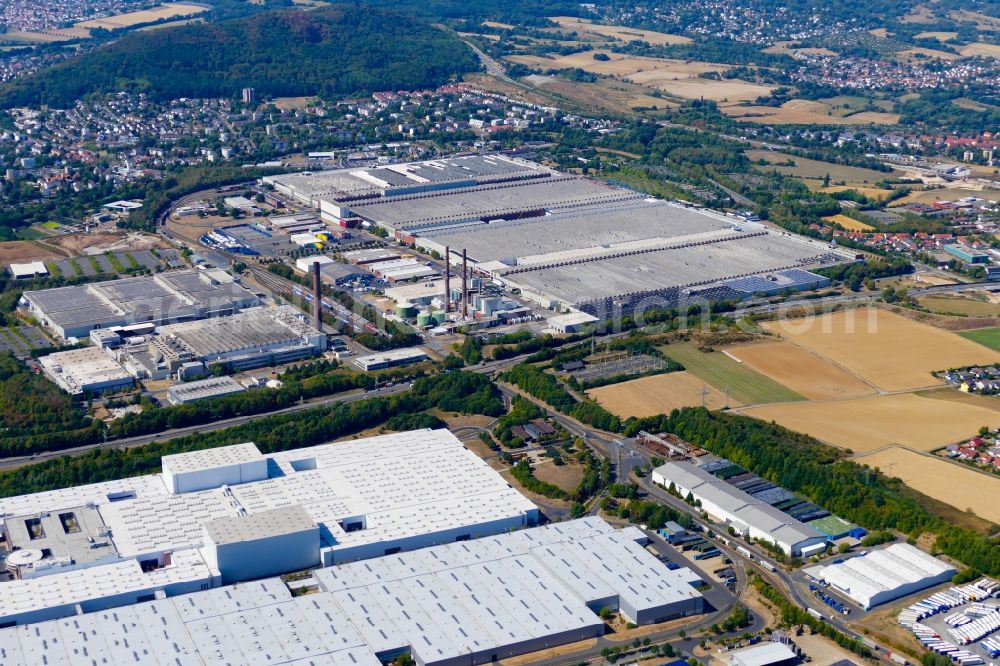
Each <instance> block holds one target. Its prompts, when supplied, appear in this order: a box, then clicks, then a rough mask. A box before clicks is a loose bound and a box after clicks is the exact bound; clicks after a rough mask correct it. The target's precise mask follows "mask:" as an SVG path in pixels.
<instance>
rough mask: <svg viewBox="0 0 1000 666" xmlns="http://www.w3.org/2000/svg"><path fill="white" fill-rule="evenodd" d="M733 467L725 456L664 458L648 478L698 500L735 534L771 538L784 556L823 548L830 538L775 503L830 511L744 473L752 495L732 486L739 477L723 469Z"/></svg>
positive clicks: (823, 513) (814, 552) (820, 512)
mask: <svg viewBox="0 0 1000 666" xmlns="http://www.w3.org/2000/svg"><path fill="white" fill-rule="evenodd" d="M734 467H735V466H734V465H733V464H732V463H730V462H729V461H728V460H717V461H715V463H714V464H712V463H710V464H708V465H703V466H700V467H699V466H696V465H694V464H692V463H689V462H668V463H666V464H664V465H662V466H660V467H657V468H656V469H654V470H653V476H652V479H653V482H654V483H657V484H659V485H661V486H663V487H665V488H669V487H671V486H672V487H674V488H676V490H677V492H678V493H680V495H681V496H682V497H687V496H689V494H690V496H691V497H693V498H694V499H695V500H697V501H698V502H701V508H702V509H704V510H705V511H706V512H708V514H709V515H710V516H713V517H714V518H717V519H719V520H721V521H723V522H725V523H726V524H727V526H729V527H732V528H733V530H735V532H736V533H737V534H739V535H747V536H749V537H750V538H751V539H759V540H762V541H767V542H770V543H773V544H775V545H776V546H778V547H779V548H781V550H782V551H783V552H784V553H785V554H786V555H790V556H794V557H811V556H812V555H817V554H819V553H822V552H823V551H825V550H826V547H827V541H828V540H829V537H828V536H827V535H826V534H823V533H822V532H820V531H819V530H817V529H815V528H813V527H811V526H810V525H807V524H806V523H804V522H802V521H801V520H799V519H798V518H795V517H793V516H792V515H789V514H788V513H786V512H785V511H783V510H782V509H780V508H778V507H781V506H787V505H788V504H789V503H794V504H795V505H802V504H805V505H807V506H806V507H805V509H806V510H812V511H813V512H815V513H816V514H817V517H818V516H823V517H825V516H829V512H827V511H823V510H822V509H819V507H816V506H815V505H810V504H809V503H806V502H802V501H801V500H797V498H794V496H793V495H792V494H791V493H789V492H788V491H787V490H784V489H783V488H779V487H777V486H775V485H774V484H772V483H770V482H767V481H764V480H763V479H761V478H760V477H757V476H756V475H749V474H748V475H746V476H748V477H750V478H748V479H746V481H747V482H748V483H749V484H752V486H756V487H757V488H756V489H755V495H751V494H750V493H749V492H747V491H745V490H743V489H741V488H740V487H739V486H738V485H737V484H740V483H741V480H740V479H737V478H736V477H735V476H728V477H727V474H726V472H727V470H728V469H731V468H734ZM737 469H739V468H737ZM735 471H736V470H734V472H735ZM740 471H743V470H740ZM713 472H715V473H713ZM717 474H719V475H717ZM741 476H742V475H741ZM744 485H745V484H744ZM761 493H766V495H765V496H764V497H765V498H766V499H768V500H770V502H768V501H765V499H764V498H762V497H760V494H761Z"/></svg>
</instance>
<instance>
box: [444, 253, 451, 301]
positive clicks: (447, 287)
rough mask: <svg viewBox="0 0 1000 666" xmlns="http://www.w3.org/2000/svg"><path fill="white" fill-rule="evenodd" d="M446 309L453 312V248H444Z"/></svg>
mask: <svg viewBox="0 0 1000 666" xmlns="http://www.w3.org/2000/svg"><path fill="white" fill-rule="evenodd" d="M444 311H445V314H447V313H449V312H451V248H450V247H448V246H447V245H446V246H445V248H444Z"/></svg>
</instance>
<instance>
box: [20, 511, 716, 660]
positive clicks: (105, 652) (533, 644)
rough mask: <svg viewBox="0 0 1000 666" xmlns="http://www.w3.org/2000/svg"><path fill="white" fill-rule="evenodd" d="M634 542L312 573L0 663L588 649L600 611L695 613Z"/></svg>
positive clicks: (385, 560) (559, 537)
mask: <svg viewBox="0 0 1000 666" xmlns="http://www.w3.org/2000/svg"><path fill="white" fill-rule="evenodd" d="M276 518H277V516H276ZM300 518H301V517H295V516H290V519H291V521H292V522H291V525H292V526H293V527H298V526H299V525H300V523H299V520H300ZM301 527H303V528H307V527H308V524H306V523H301ZM267 532H268V535H269V536H270V535H271V534H272V533H277V534H283V533H284V530H282V529H281V526H280V525H279V524H277V523H275V524H274V525H273V530H268V531H267ZM242 536H243V535H241V538H239V539H237V540H236V541H237V542H239V543H244V542H245V541H244V540H243V538H242ZM645 541H646V538H645V536H644V535H643V534H642V533H641V532H640V531H639V530H637V529H636V528H634V527H631V528H626V529H624V530H615V529H613V528H612V527H611V526H610V525H608V524H607V523H605V522H604V521H603V520H601V519H599V518H595V517H591V518H584V519H580V520H574V521H568V522H564V523H557V524H552V525H548V526H545V527H539V528H534V529H530V530H519V531H515V532H511V533H508V534H501V535H498V536H493V537H486V538H483V539H479V540H475V541H461V542H457V543H450V544H445V545H439V546H435V547H431V548H427V549H423V550H418V551H414V552H408V553H400V554H396V555H387V556H385V557H380V558H377V559H374V560H369V561H366V562H364V563H357V564H347V565H341V566H337V567H333V568H329V569H322V570H319V571H316V572H314V574H313V577H314V579H315V581H316V584H317V585H318V587H319V590H318V591H317V592H315V593H312V594H306V595H302V596H297V597H293V596H292V593H291V591H290V589H289V587H288V586H287V585H285V584H284V583H283V582H282V581H281V580H280V579H278V578H266V579H263V580H258V581H254V582H250V583H241V584H237V585H231V586H226V587H221V588H218V589H210V590H207V591H202V592H194V593H192V594H187V595H184V596H178V597H172V598H165V599H163V598H161V599H156V600H152V601H149V602H148V603H139V604H135V605H132V606H128V607H125V608H118V609H116V610H115V611H114V612H113V613H112V612H107V611H103V612H102V611H99V612H94V613H90V614H83V615H76V616H73V617H69V618H67V619H59V620H52V621H48V622H41V623H39V624H36V625H34V626H30V627H12V628H7V629H2V630H0V650H2V651H3V652H2V653H0V658H2V659H4V662H5V663H7V662H9V663H42V662H44V663H49V664H58V663H75V661H74V659H75V657H76V656H78V655H80V654H82V653H86V655H87V658H88V659H93V660H96V661H99V662H100V663H113V664H125V663H134V662H135V661H136V660H137V659H138V660H139V661H142V662H144V663H147V662H148V663H152V664H164V665H166V664H176V663H182V664H185V665H187V664H192V665H199V664H200V665H206V666H207V665H210V664H219V663H232V664H271V663H296V664H307V663H311V664H329V665H331V666H378V664H379V663H385V662H388V661H390V660H392V659H394V658H396V657H398V656H399V655H401V654H403V653H409V654H410V655H412V657H413V659H414V661H415V662H416V663H417V664H418V665H419V666H461V665H465V666H475V665H477V664H486V663H490V662H496V661H499V660H503V659H507V658H509V657H514V656H517V655H520V654H526V653H530V652H536V651H540V650H543V649H547V648H553V647H556V646H560V645H565V644H569V643H573V642H576V641H581V640H587V639H594V638H598V637H600V636H601V635H602V634H603V633H604V630H605V625H604V623H603V622H602V621H601V619H600V618H599V617H598V615H597V613H598V611H599V610H600V608H603V607H607V608H609V609H612V610H620V611H621V613H622V614H623V615H624V616H625V617H626V618H627V619H628V620H629V621H634V622H635V623H636V624H640V625H645V624H650V623H652V622H659V621H665V620H668V619H673V618H676V617H684V616H689V615H694V614H699V613H702V612H703V611H704V602H703V599H702V596H701V594H700V593H699V592H697V591H696V590H695V589H694V588H692V587H691V585H690V584H689V583H688V581H687V580H686V577H685V576H684V575H683V572H684V571H685V570H678V571H670V570H669V569H667V567H666V566H664V565H663V564H662V563H661V562H659V561H658V560H657V559H656V558H655V557H654V556H653V555H651V554H650V553H648V552H647V551H646V550H645V549H644V548H643V547H642V546H641V545H640V544H642V543H645ZM612 567H613V568H612Z"/></svg>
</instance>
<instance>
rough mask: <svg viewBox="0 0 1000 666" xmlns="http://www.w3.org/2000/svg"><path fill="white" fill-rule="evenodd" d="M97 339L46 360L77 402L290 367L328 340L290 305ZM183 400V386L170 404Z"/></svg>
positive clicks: (117, 330) (138, 327)
mask: <svg viewBox="0 0 1000 666" xmlns="http://www.w3.org/2000/svg"><path fill="white" fill-rule="evenodd" d="M90 338H91V342H92V343H93V344H92V345H91V346H89V347H83V348H80V349H70V350H67V351H61V352H54V353H52V354H49V355H47V356H44V357H42V358H41V359H40V360H39V364H40V365H41V367H42V371H43V372H44V373H45V376H46V377H48V378H49V379H51V380H52V381H53V382H55V383H56V384H57V385H58V386H59V387H60V388H62V389H63V390H65V391H66V392H67V393H69V394H70V395H74V396H79V395H82V394H84V393H89V394H99V393H105V392H110V391H117V390H120V389H123V388H130V387H131V386H133V384H134V380H135V379H140V380H146V379H151V380H161V379H170V378H172V379H175V380H177V381H186V380H190V379H196V378H198V377H201V376H203V375H205V374H208V373H209V372H211V371H212V369H213V368H214V367H216V366H219V367H222V368H223V369H224V370H225V371H227V372H231V371H240V370H249V369H253V368H260V367H264V366H268V365H276V364H281V363H290V362H292V361H297V360H300V359H303V358H309V357H312V356H315V355H317V354H322V353H323V352H324V351H326V349H327V337H326V335H325V334H324V333H323V332H322V331H320V330H319V329H317V328H316V326H315V324H314V323H312V322H311V321H310V319H309V317H308V316H307V315H306V314H304V313H302V312H300V311H299V310H297V309H295V308H294V307H292V306H290V305H281V306H278V307H272V308H265V307H252V308H247V309H245V310H243V311H241V312H237V313H236V314H231V315H228V316H221V317H215V318H212V319H199V320H194V321H185V322H180V323H176V324H166V325H163V326H154V325H153V324H151V323H149V324H133V325H131V326H128V327H112V328H102V329H94V330H93V331H92V332H91V335H90ZM231 383H233V384H235V382H232V381H231ZM240 390H242V389H240ZM231 392H233V391H230V390H223V391H222V392H220V393H218V394H217V395H226V394H227V393H231ZM184 395H188V396H190V395H195V392H194V390H193V388H192V389H191V390H190V391H189V390H187V389H185V388H183V387H181V386H179V385H178V387H177V390H176V391H175V392H174V393H173V394H171V395H170V400H171V402H174V403H178V402H190V401H191V400H190V399H183V398H182V397H181V396H184ZM202 397H214V396H212V395H200V394H199V396H198V397H197V398H196V399H201V398H202Z"/></svg>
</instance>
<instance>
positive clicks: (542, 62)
mask: <svg viewBox="0 0 1000 666" xmlns="http://www.w3.org/2000/svg"><path fill="white" fill-rule="evenodd" d="M598 53H601V54H603V55H606V56H607V57H608V58H609V60H595V59H594V55H595V54H598ZM505 60H508V61H510V62H515V63H520V64H522V65H527V66H529V67H538V68H540V69H572V68H575V67H579V68H580V69H582V70H584V71H587V72H591V73H593V74H601V75H604V76H623V77H626V78H627V79H628V80H629V81H632V82H633V83H642V84H650V83H655V82H658V81H661V80H663V81H672V80H674V79H687V78H691V77H693V76H698V75H699V74H701V73H703V72H725V71H726V70H728V69H729V67H728V66H727V65H715V64H712V63H710V62H698V61H695V60H687V61H686V60H673V59H669V58H647V57H645V56H629V55H624V54H621V53H613V52H611V51H603V50H599V49H598V50H594V51H582V52H580V53H571V54H569V55H565V56H560V57H557V58H546V57H542V56H529V55H513V56H507V57H506V58H505Z"/></svg>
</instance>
